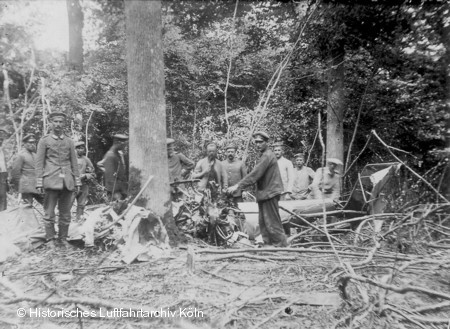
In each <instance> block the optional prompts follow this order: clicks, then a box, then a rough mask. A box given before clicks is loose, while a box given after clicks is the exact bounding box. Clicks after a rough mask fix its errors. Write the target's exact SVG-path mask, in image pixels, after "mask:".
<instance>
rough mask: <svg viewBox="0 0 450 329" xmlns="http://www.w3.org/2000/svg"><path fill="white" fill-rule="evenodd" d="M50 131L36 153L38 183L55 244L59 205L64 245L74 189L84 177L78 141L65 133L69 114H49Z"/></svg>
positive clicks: (60, 235) (49, 236) (49, 235)
mask: <svg viewBox="0 0 450 329" xmlns="http://www.w3.org/2000/svg"><path fill="white" fill-rule="evenodd" d="M48 119H49V121H50V134H48V135H45V136H44V137H42V138H41V140H40V141H39V143H38V147H37V154H36V179H37V183H36V187H37V190H38V192H39V193H43V192H44V190H45V197H44V211H45V214H44V226H45V236H46V239H47V241H48V242H49V243H50V246H54V237H55V207H56V205H57V204H58V209H59V223H58V227H59V231H58V240H59V242H61V243H62V244H63V246H64V247H68V246H70V245H69V244H68V242H67V239H66V238H67V233H68V231H69V224H70V208H71V207H72V202H73V193H74V191H76V192H77V193H78V192H79V191H80V186H81V181H80V174H79V171H78V163H77V155H76V153H75V144H74V142H73V140H72V139H70V138H69V137H67V136H66V135H65V134H64V127H65V124H66V115H65V114H64V113H62V112H53V113H50V114H49V116H48Z"/></svg>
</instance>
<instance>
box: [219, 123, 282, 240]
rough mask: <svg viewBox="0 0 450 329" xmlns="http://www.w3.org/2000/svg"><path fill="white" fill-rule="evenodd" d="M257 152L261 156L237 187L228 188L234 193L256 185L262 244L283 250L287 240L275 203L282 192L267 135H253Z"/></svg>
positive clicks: (262, 133) (263, 133)
mask: <svg viewBox="0 0 450 329" xmlns="http://www.w3.org/2000/svg"><path fill="white" fill-rule="evenodd" d="M253 138H254V141H255V144H256V148H257V150H258V151H259V152H260V153H261V156H260V158H259V160H258V162H257V163H256V165H255V167H254V168H253V170H252V171H251V172H250V173H249V174H248V175H246V176H245V177H244V178H243V179H242V180H241V181H239V182H238V183H237V184H235V185H233V186H231V187H230V188H228V190H227V192H228V193H234V192H235V191H236V190H238V189H239V188H241V189H242V188H245V187H248V186H250V185H253V184H255V183H256V201H257V202H258V210H259V218H258V221H259V228H260V231H261V236H262V238H263V241H264V243H265V244H273V245H274V246H276V247H286V246H287V239H286V235H285V233H284V229H283V225H282V224H281V218H280V212H279V208H278V201H279V200H280V195H281V193H282V192H283V190H284V189H283V182H282V180H281V174H280V170H279V169H278V162H277V158H276V157H275V155H274V153H273V152H272V151H271V150H270V148H269V147H268V141H269V135H268V134H266V133H265V132H262V131H260V132H256V133H254V134H253Z"/></svg>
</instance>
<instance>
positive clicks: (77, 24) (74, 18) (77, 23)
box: [66, 0, 83, 72]
mask: <svg viewBox="0 0 450 329" xmlns="http://www.w3.org/2000/svg"><path fill="white" fill-rule="evenodd" d="M66 5H67V14H68V16H69V58H68V64H69V69H71V70H77V71H79V72H81V71H83V11H82V10H81V6H80V1H79V0H66Z"/></svg>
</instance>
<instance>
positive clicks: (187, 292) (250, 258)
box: [0, 240, 450, 329]
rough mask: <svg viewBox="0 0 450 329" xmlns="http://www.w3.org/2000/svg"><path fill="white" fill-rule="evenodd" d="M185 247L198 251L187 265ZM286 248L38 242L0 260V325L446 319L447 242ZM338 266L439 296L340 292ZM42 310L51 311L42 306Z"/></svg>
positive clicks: (342, 323) (404, 324)
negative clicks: (138, 254) (151, 256)
mask: <svg viewBox="0 0 450 329" xmlns="http://www.w3.org/2000/svg"><path fill="white" fill-rule="evenodd" d="M188 247H189V250H191V249H192V250H194V251H195V254H194V256H193V258H194V259H193V263H192V266H191V267H189V266H187V259H188V255H191V251H189V252H188V251H187V250H186V249H187V248H188ZM290 249H291V250H285V251H283V250H281V249H280V250H278V251H272V249H266V250H265V249H264V248H263V249H258V251H257V252H256V251H254V252H245V251H244V252H240V251H235V250H232V251H230V252H239V253H238V254H235V253H234V254H233V253H228V254H217V252H218V250H220V249H219V248H214V247H208V246H206V245H205V244H204V243H200V242H199V241H195V240H192V241H191V242H190V243H189V244H188V245H183V246H178V247H176V248H173V250H172V252H171V256H170V257H169V258H164V259H159V260H154V261H150V262H142V263H132V264H130V265H125V264H124V263H121V262H120V260H118V258H117V257H115V253H114V252H110V251H99V250H97V251H94V252H92V251H88V250H85V249H82V248H76V249H74V250H62V249H58V248H57V249H50V248H48V247H47V246H41V247H39V248H38V249H36V250H34V251H31V252H28V253H23V254H22V255H20V256H19V257H18V258H15V259H12V260H8V261H6V262H4V263H3V264H0V270H1V273H2V277H1V278H0V279H1V281H0V283H1V285H2V289H1V290H0V296H1V298H0V328H23V329H28V328H42V329H44V328H45V329H48V328H49V329H56V328H120V329H122V328H124V329H125V328H126V329H131V328H333V327H339V328H350V327H364V328H448V327H449V326H450V312H449V309H450V307H449V306H450V304H449V299H448V298H446V297H447V296H450V284H449V283H450V271H449V266H448V265H449V264H450V260H449V253H448V250H446V249H431V248H430V249H426V248H425V247H423V246H421V245H416V246H415V247H414V248H412V249H414V250H410V253H409V254H406V253H403V254H400V253H398V252H397V251H395V252H393V251H392V248H389V246H387V245H386V246H384V245H383V246H381V248H380V249H378V250H379V252H377V253H376V255H375V256H374V258H373V260H372V261H368V262H364V260H368V257H370V256H369V254H370V253H368V252H364V251H361V250H358V249H355V248H353V249H351V248H344V249H340V250H339V254H340V257H339V259H338V258H337V257H336V256H335V255H334V254H333V252H332V251H331V250H330V248H311V247H304V248H290ZM389 249H391V250H389ZM410 249H411V248H410ZM344 250H345V251H347V252H350V251H351V252H353V253H355V255H350V254H346V253H345V252H344ZM322 252H323V253H322ZM356 254H357V255H356ZM395 255H397V256H398V257H397V256H395ZM361 261H362V263H359V262H361ZM342 264H344V265H343V267H342ZM345 264H348V266H347V265H345ZM352 264H353V266H352ZM359 264H362V265H359ZM345 266H347V270H346V271H345V272H346V273H344V272H343V271H342V268H344V267H345ZM342 274H349V275H356V276H364V277H365V278H369V279H373V280H376V281H377V282H381V283H385V284H387V285H394V286H397V287H399V286H409V287H411V286H412V287H422V288H425V289H428V290H430V291H433V292H439V293H441V294H442V296H435V295H433V294H432V293H423V292H415V291H409V292H408V291H405V292H406V293H394V292H392V291H391V290H386V289H381V288H378V287H376V286H373V285H369V284H367V283H364V284H360V285H356V284H355V283H349V284H348V287H347V289H346V299H345V300H344V299H343V297H344V296H343V294H342V293H341V291H340V289H339V287H340V286H342V281H339V279H338V277H339V276H340V275H342ZM352 282H353V281H352ZM406 290H408V289H406ZM1 300H3V301H1ZM443 301H444V302H443ZM445 301H446V302H445ZM442 302H443V303H442ZM436 304H438V305H437V306H436ZM424 305H433V309H432V310H431V311H432V313H427V310H425V311H424V310H419V308H420V307H422V306H424ZM20 308H22V309H24V310H25V316H23V317H19V315H18V314H19V312H21V311H19V309H20ZM115 308H117V309H116V310H115V311H114V309H115ZM121 308H122V310H121V311H120V309H121ZM130 308H131V309H133V310H134V311H135V314H132V313H131V312H130ZM139 309H142V312H141V313H138V310H139ZM414 309H415V311H412V310H414ZM38 311H40V312H41V314H40V315H38V314H37V313H36V312H38ZM45 311H52V312H53V313H52V312H50V314H49V316H45V315H46V314H45V313H44V312H45ZM57 311H65V312H73V311H76V312H78V317H72V318H71V317H68V315H73V314H74V313H66V316H62V315H59V316H58V314H57V313H56V312H57ZM151 311H153V312H155V311H163V312H162V313H160V314H158V313H150V312H151ZM169 311H170V312H173V313H170V312H169ZM189 311H191V312H189ZM33 312H34V313H33ZM81 312H87V313H89V314H90V315H91V316H90V317H84V316H81ZM127 312H128V313H127ZM145 312H149V313H145ZM164 312H165V313H164ZM87 313H86V315H87ZM67 314H68V315H67ZM130 315H131V316H135V317H127V316H130ZM149 315H153V316H152V317H149ZM158 315H162V316H159V317H158ZM446 319H447V322H445V320H446ZM429 322H434V323H429Z"/></svg>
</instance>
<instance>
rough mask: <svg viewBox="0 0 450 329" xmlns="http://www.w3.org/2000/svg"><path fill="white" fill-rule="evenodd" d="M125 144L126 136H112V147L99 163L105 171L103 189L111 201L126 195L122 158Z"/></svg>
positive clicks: (125, 175) (126, 172) (126, 185)
mask: <svg viewBox="0 0 450 329" xmlns="http://www.w3.org/2000/svg"><path fill="white" fill-rule="evenodd" d="M127 142H128V136H127V135H123V134H117V135H114V136H113V145H112V146H111V148H110V149H109V151H108V152H106V154H105V156H104V157H103V160H102V161H101V163H102V166H104V169H105V188H106V191H107V192H108V196H109V197H110V199H111V201H115V200H123V199H125V198H126V197H127V195H128V171H127V163H126V161H125V156H124V150H125V147H126V146H127Z"/></svg>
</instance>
